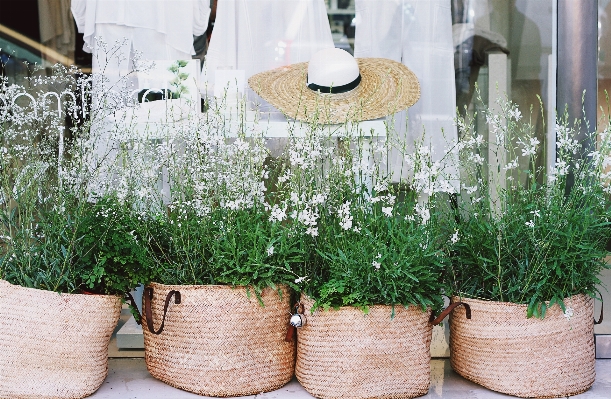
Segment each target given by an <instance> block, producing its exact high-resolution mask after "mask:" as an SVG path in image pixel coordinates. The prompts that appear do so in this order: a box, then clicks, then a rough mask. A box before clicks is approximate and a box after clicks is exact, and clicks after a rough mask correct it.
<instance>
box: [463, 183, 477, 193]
mask: <svg viewBox="0 0 611 399" xmlns="http://www.w3.org/2000/svg"><path fill="white" fill-rule="evenodd" d="M462 189H463V190H465V191H466V192H467V194H473V193H474V192H476V191H477V185H475V186H465V185H463V187H462Z"/></svg>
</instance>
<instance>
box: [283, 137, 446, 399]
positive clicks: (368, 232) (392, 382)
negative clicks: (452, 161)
mask: <svg viewBox="0 0 611 399" xmlns="http://www.w3.org/2000/svg"><path fill="white" fill-rule="evenodd" d="M389 136H391V134H389ZM329 141H330V138H329V137H327V136H325V135H324V134H320V133H319V135H318V136H316V135H312V136H311V137H306V138H303V139H298V138H295V139H294V143H291V144H289V147H290V148H291V150H290V151H289V154H288V160H287V163H289V164H290V163H292V164H294V166H301V164H303V165H305V167H298V168H293V169H288V170H287V172H286V173H287V177H288V183H287V184H288V185H289V186H290V187H289V188H287V191H291V190H292V191H293V192H294V195H291V196H290V198H291V199H290V200H289V201H287V203H286V204H284V206H285V207H286V208H287V209H288V211H287V212H288V213H289V214H291V215H292V216H290V217H291V218H292V225H293V226H296V227H298V226H300V225H301V230H302V231H303V233H302V234H305V235H309V236H311V241H309V243H310V245H309V248H310V255H309V258H308V261H307V271H306V272H305V274H306V275H305V276H302V278H300V279H299V280H300V286H301V289H302V291H301V299H300V301H299V303H298V304H297V305H296V309H295V313H298V315H296V316H294V317H293V318H292V319H291V320H292V322H293V324H295V325H296V326H298V327H299V328H298V330H297V331H298V339H297V363H296V371H295V372H296V376H297V379H298V380H299V382H300V383H301V384H302V385H303V387H304V388H305V389H306V390H307V391H308V392H310V393H311V394H312V395H314V396H316V397H318V398H338V397H341V398H373V397H393V398H410V397H415V396H421V395H424V394H426V393H427V392H428V388H429V383H430V364H429V363H430V342H431V336H432V327H433V324H432V322H431V321H432V319H434V317H431V316H432V315H433V313H434V312H437V311H438V310H440V309H441V307H442V306H443V299H442V293H443V279H442V276H443V272H444V269H445V267H446V265H447V262H448V257H447V254H446V253H444V251H443V245H442V244H443V241H442V240H443V236H442V235H441V234H440V230H439V223H440V219H438V217H437V215H438V212H437V206H438V205H437V204H439V206H441V204H443V201H439V202H438V201H437V196H440V197H441V195H442V192H444V191H445V190H451V185H448V184H447V183H448V182H447V181H445V182H444V183H445V184H444V183H442V181H443V180H444V179H443V176H442V174H441V169H442V168H441V167H440V163H439V162H437V163H436V162H433V161H432V159H431V157H430V154H428V152H427V151H428V149H427V148H426V147H422V148H419V150H418V151H416V153H415V154H413V155H412V156H410V157H408V160H409V161H410V166H411V167H412V168H414V169H415V170H416V172H418V173H419V174H418V173H417V175H418V176H419V177H415V175H414V173H412V178H410V179H400V182H398V183H394V184H393V183H391V179H392V175H391V174H390V173H389V172H387V169H386V167H385V165H384V162H385V161H386V158H385V156H384V154H386V153H387V152H388V150H389V149H390V148H392V145H393V143H394V141H393V140H392V139H391V137H389V139H388V141H386V142H385V141H382V140H376V139H371V138H366V137H363V136H362V133H361V132H358V131H355V132H352V134H351V135H346V136H342V142H341V145H340V146H337V147H336V146H331V145H329ZM365 146H367V147H369V148H375V149H376V153H375V156H374V157H372V159H368V158H364V157H363V154H364V153H366V152H364V151H363V148H364V147H365ZM312 154H315V155H312ZM413 171H414V170H412V172H413ZM420 172H422V173H420ZM427 174H428V175H427ZM399 175H401V174H399ZM424 175H427V176H426V177H425V176H424ZM418 179H420V180H418ZM424 181H426V182H427V183H428V184H424ZM425 186H426V187H427V189H428V188H430V189H432V192H430V197H429V198H428V200H422V197H421V194H422V189H423V188H424V187H425ZM419 199H420V201H421V202H418V201H419ZM440 199H441V198H440ZM314 229H315V230H314Z"/></svg>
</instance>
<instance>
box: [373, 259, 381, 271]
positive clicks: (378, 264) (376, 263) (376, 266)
mask: <svg viewBox="0 0 611 399" xmlns="http://www.w3.org/2000/svg"><path fill="white" fill-rule="evenodd" d="M371 266H373V267H375V268H376V270H379V269H380V266H382V264H381V263H380V262H376V261H375V260H374V261H373V262H371Z"/></svg>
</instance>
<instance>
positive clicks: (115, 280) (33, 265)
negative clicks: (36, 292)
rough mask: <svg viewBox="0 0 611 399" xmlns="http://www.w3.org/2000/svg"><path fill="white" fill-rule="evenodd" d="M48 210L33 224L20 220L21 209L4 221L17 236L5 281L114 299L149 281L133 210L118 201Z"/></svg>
mask: <svg viewBox="0 0 611 399" xmlns="http://www.w3.org/2000/svg"><path fill="white" fill-rule="evenodd" d="M57 197H60V196H59V194H57ZM57 197H56V198H57ZM44 205H45V206H41V207H40V208H39V209H38V210H37V211H36V213H35V214H33V215H32V218H31V219H29V220H28V221H25V220H23V219H21V220H18V219H17V218H16V215H18V214H19V206H16V207H14V208H13V209H12V210H11V212H10V213H8V214H4V215H1V216H0V217H1V218H2V222H3V226H4V227H5V231H8V230H10V231H11V232H12V237H11V238H10V239H9V238H6V237H8V236H5V239H4V241H5V244H4V246H3V251H2V253H1V254H0V278H3V279H5V280H7V281H9V282H10V283H12V284H18V285H21V286H24V287H31V288H38V289H44V290H49V291H56V292H67V293H75V292H80V291H81V290H86V291H90V292H94V293H98V294H109V295H123V294H124V293H125V292H129V291H130V290H131V289H133V288H134V287H136V286H137V285H138V284H139V282H141V281H147V280H148V274H147V273H148V270H149V268H147V267H145V266H146V263H145V262H146V261H147V259H148V257H147V256H146V247H145V246H143V245H142V244H141V243H139V242H138V233H137V228H138V222H137V219H136V217H137V216H135V215H133V214H132V212H131V210H129V208H127V207H125V206H124V205H120V204H118V203H117V201H116V199H113V198H102V199H101V200H100V201H99V202H98V203H96V204H90V203H87V202H84V201H83V202H79V201H78V200H76V199H75V198H65V197H64V201H63V202H62V203H61V204H51V203H46V204H44Z"/></svg>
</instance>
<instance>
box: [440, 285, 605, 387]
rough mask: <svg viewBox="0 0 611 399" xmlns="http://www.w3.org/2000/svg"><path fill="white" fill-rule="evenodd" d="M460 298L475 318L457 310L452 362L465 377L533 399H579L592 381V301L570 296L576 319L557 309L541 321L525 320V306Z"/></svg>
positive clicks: (453, 318) (569, 304) (453, 322)
mask: <svg viewBox="0 0 611 399" xmlns="http://www.w3.org/2000/svg"><path fill="white" fill-rule="evenodd" d="M459 299H460V300H461V301H462V302H465V303H467V304H469V305H470V306H471V310H472V318H471V320H466V319H465V316H464V313H463V312H453V314H452V316H451V318H450V353H451V357H450V361H451V364H452V368H453V369H454V370H455V371H456V372H457V373H458V374H460V375H462V376H463V377H465V378H466V379H468V380H471V381H473V382H475V383H477V384H480V385H482V386H484V387H486V388H489V389H492V390H494V391H498V392H503V393H506V394H509V395H514V396H519V397H529V398H533V397H534V398H554V397H566V396H571V395H576V394H579V393H581V392H584V391H586V390H588V389H589V388H590V387H591V386H592V384H593V383H594V378H595V376H596V375H595V371H594V365H595V360H594V322H593V314H594V300H593V299H592V298H590V297H587V296H585V295H575V296H572V297H570V298H567V299H565V300H564V303H565V305H566V307H567V308H569V307H570V308H571V309H572V310H573V315H572V317H570V318H568V317H565V315H564V313H563V312H562V309H561V308H560V306H559V305H554V306H553V307H551V308H550V309H548V310H547V313H546V315H545V318H544V319H543V320H541V319H537V318H534V317H532V318H530V319H528V318H526V308H527V305H517V304H513V303H506V302H492V301H482V300H477V299H467V298H458V297H454V298H452V301H457V300H459ZM567 313H568V312H567Z"/></svg>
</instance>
